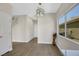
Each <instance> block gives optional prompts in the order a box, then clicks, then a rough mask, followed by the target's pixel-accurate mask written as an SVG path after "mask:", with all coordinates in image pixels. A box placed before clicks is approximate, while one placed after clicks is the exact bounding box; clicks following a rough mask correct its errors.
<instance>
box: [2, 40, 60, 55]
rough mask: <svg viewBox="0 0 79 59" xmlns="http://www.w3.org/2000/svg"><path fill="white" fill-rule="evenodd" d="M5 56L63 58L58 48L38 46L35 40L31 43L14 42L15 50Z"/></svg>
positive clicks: (48, 45)
mask: <svg viewBox="0 0 79 59" xmlns="http://www.w3.org/2000/svg"><path fill="white" fill-rule="evenodd" d="M3 56H61V53H60V51H59V49H58V48H57V47H56V46H53V45H50V44H37V40H36V39H33V40H31V41H30V42H29V43H21V42H14V43H13V50H12V51H10V52H7V53H6V54H4V55H3Z"/></svg>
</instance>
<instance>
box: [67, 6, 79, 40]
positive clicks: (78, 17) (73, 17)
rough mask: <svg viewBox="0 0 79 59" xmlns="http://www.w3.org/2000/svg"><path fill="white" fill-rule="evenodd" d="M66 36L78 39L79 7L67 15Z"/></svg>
mask: <svg viewBox="0 0 79 59" xmlns="http://www.w3.org/2000/svg"><path fill="white" fill-rule="evenodd" d="M66 33H67V34H66V35H67V37H68V38H71V39H79V5H77V6H75V7H74V8H73V9H72V10H71V11H69V13H67V28H66Z"/></svg>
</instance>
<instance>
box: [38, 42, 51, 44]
mask: <svg viewBox="0 0 79 59" xmlns="http://www.w3.org/2000/svg"><path fill="white" fill-rule="evenodd" d="M38 44H52V42H38Z"/></svg>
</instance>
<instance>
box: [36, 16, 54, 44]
mask: <svg viewBox="0 0 79 59" xmlns="http://www.w3.org/2000/svg"><path fill="white" fill-rule="evenodd" d="M55 25H56V19H55V14H45V15H44V16H41V17H39V18H38V43H43V44H51V43H52V39H53V37H52V34H53V33H54V32H56V26H55Z"/></svg>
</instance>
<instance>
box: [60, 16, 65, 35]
mask: <svg viewBox="0 0 79 59" xmlns="http://www.w3.org/2000/svg"><path fill="white" fill-rule="evenodd" d="M59 34H60V35H62V36H65V16H63V17H61V18H60V19H59Z"/></svg>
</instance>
